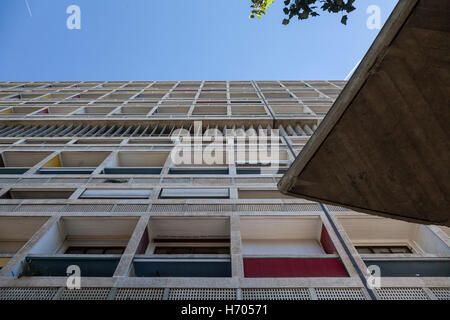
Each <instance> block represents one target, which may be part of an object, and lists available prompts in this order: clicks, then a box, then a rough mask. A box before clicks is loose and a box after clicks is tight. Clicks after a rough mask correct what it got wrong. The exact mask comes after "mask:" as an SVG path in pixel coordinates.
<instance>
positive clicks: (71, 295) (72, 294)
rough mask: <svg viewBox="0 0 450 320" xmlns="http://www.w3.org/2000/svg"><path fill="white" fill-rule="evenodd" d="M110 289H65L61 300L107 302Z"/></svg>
mask: <svg viewBox="0 0 450 320" xmlns="http://www.w3.org/2000/svg"><path fill="white" fill-rule="evenodd" d="M109 291H110V288H81V289H67V288H65V289H64V290H63V292H62V294H61V296H60V299H61V300H106V299H107V298H108V294H109Z"/></svg>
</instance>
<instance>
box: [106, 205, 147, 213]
mask: <svg viewBox="0 0 450 320" xmlns="http://www.w3.org/2000/svg"><path fill="white" fill-rule="evenodd" d="M147 207H148V205H147V204H118V205H117V206H116V207H115V208H114V212H146V211H147Z"/></svg>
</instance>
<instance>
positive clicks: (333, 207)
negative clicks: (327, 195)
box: [327, 204, 352, 211]
mask: <svg viewBox="0 0 450 320" xmlns="http://www.w3.org/2000/svg"><path fill="white" fill-rule="evenodd" d="M327 208H328V210H329V211H352V210H350V209H347V208H343V207H338V206H332V205H329V204H327Z"/></svg>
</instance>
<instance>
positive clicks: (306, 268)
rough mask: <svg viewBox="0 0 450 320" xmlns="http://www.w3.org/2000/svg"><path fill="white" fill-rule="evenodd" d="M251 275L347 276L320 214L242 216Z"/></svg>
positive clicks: (246, 270)
mask: <svg viewBox="0 0 450 320" xmlns="http://www.w3.org/2000/svg"><path fill="white" fill-rule="evenodd" d="M241 235H242V246H243V247H242V248H243V249H242V253H243V256H244V275H245V277H249V278H255V277H256V278H266V277H269V278H281V277H284V278H286V277H348V274H347V271H346V270H345V267H344V266H343V265H342V263H341V261H340V258H339V255H338V254H337V251H336V248H335V246H334V244H333V241H332V240H331V238H330V236H329V234H328V231H327V229H326V228H325V226H324V225H323V224H322V221H321V220H320V217H316V216H307V217H306V216H305V217H275V216H267V217H241Z"/></svg>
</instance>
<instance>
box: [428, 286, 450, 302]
mask: <svg viewBox="0 0 450 320" xmlns="http://www.w3.org/2000/svg"><path fill="white" fill-rule="evenodd" d="M430 290H431V292H433V293H434V295H435V296H436V298H438V299H439V300H450V288H430Z"/></svg>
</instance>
